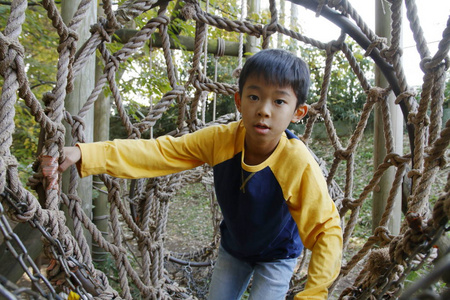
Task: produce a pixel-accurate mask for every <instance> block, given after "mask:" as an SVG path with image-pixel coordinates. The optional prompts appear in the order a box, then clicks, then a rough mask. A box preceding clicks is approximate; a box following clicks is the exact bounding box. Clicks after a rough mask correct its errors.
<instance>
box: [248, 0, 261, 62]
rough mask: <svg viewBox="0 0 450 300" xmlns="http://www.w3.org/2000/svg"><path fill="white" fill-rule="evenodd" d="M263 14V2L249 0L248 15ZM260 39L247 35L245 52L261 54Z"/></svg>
mask: <svg viewBox="0 0 450 300" xmlns="http://www.w3.org/2000/svg"><path fill="white" fill-rule="evenodd" d="M260 13H261V2H260V0H248V15H249V16H252V15H253V14H256V15H259V14H260ZM258 39H259V38H257V37H256V36H252V35H247V42H246V44H245V52H250V53H252V54H255V53H257V52H259V49H258V44H259V43H258Z"/></svg>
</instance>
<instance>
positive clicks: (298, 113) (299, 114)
mask: <svg viewBox="0 0 450 300" xmlns="http://www.w3.org/2000/svg"><path fill="white" fill-rule="evenodd" d="M307 113H308V106H307V105H306V104H303V105H300V106H299V107H298V108H297V109H296V110H295V112H294V116H293V117H292V120H291V122H292V123H297V122H298V121H300V120H301V119H303V117H304V116H306V114H307Z"/></svg>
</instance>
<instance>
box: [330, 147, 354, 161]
mask: <svg viewBox="0 0 450 300" xmlns="http://www.w3.org/2000/svg"><path fill="white" fill-rule="evenodd" d="M350 155H352V153H351V152H350V151H348V150H345V149H338V150H336V152H335V153H334V157H336V158H339V159H341V160H349V158H350Z"/></svg>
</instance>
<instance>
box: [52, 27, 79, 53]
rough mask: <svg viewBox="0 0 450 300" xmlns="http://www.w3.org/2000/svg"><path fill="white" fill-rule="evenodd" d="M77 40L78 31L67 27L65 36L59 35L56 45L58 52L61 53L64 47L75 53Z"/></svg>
mask: <svg viewBox="0 0 450 300" xmlns="http://www.w3.org/2000/svg"><path fill="white" fill-rule="evenodd" d="M77 41H78V33H77V32H76V31H74V30H72V29H69V30H68V32H67V35H66V36H65V37H61V40H60V42H59V45H58V48H57V50H58V53H61V51H63V50H64V49H66V48H67V49H68V50H70V53H75V51H76V43H77Z"/></svg>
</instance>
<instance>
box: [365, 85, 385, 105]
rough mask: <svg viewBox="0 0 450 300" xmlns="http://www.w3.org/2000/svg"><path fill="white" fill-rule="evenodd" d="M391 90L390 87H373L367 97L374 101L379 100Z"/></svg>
mask: <svg viewBox="0 0 450 300" xmlns="http://www.w3.org/2000/svg"><path fill="white" fill-rule="evenodd" d="M389 91H390V90H389V89H384V88H381V87H378V86H375V87H371V88H370V89H369V91H368V92H367V98H368V99H370V100H371V101H373V102H378V101H379V100H381V99H384V98H385V97H386V94H387V93H388V92H389Z"/></svg>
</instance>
